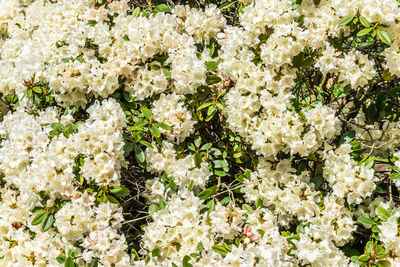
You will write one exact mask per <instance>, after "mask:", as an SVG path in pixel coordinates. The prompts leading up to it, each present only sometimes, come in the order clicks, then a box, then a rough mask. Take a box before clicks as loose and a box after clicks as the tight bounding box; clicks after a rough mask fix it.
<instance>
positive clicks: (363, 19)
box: [360, 16, 371, 28]
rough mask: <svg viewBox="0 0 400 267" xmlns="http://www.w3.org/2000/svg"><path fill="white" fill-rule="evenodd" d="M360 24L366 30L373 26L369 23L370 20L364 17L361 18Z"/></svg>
mask: <svg viewBox="0 0 400 267" xmlns="http://www.w3.org/2000/svg"><path fill="white" fill-rule="evenodd" d="M360 22H361V24H362V25H363V26H364V27H365V28H368V27H370V26H371V24H370V23H369V22H368V20H367V19H366V18H365V17H363V16H360Z"/></svg>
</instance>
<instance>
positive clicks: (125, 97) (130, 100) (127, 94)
mask: <svg viewBox="0 0 400 267" xmlns="http://www.w3.org/2000/svg"><path fill="white" fill-rule="evenodd" d="M122 96H123V97H124V99H125V100H126V101H127V102H129V103H131V102H133V97H132V95H131V94H130V93H128V92H127V91H125V90H124V91H122Z"/></svg>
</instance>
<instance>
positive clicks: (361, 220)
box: [357, 216, 376, 225]
mask: <svg viewBox="0 0 400 267" xmlns="http://www.w3.org/2000/svg"><path fill="white" fill-rule="evenodd" d="M357 221H358V222H359V223H362V224H366V225H375V224H376V223H375V222H374V220H372V219H371V218H368V217H364V216H360V217H358V219H357Z"/></svg>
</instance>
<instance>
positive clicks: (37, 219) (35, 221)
mask: <svg viewBox="0 0 400 267" xmlns="http://www.w3.org/2000/svg"><path fill="white" fill-rule="evenodd" d="M47 214H48V213H47V212H45V211H42V212H40V213H39V214H38V215H36V216H35V218H33V220H32V225H38V224H40V223H41V222H42V221H43V220H44V218H45V217H46V216H47Z"/></svg>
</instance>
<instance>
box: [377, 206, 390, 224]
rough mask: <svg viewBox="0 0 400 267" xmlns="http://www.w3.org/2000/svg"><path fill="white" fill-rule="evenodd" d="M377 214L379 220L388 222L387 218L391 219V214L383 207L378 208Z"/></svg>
mask: <svg viewBox="0 0 400 267" xmlns="http://www.w3.org/2000/svg"><path fill="white" fill-rule="evenodd" d="M375 214H376V216H378V218H379V219H381V220H382V221H385V222H386V221H387V218H388V217H390V213H389V212H388V211H387V210H386V209H385V208H383V207H376V208H375Z"/></svg>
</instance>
